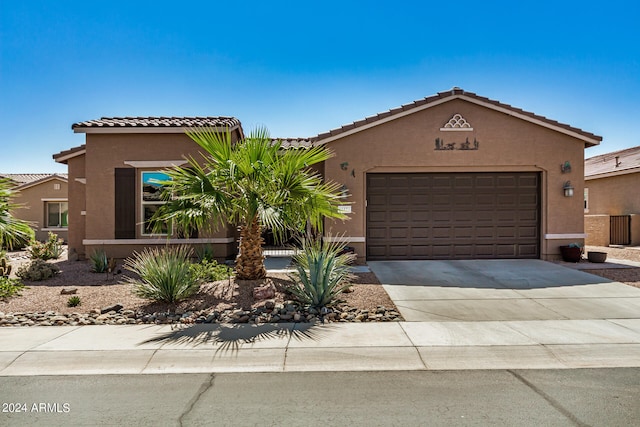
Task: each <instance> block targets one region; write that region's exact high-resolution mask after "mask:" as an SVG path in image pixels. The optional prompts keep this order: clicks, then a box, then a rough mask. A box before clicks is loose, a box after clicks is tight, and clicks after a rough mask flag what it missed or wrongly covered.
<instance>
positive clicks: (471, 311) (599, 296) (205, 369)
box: [0, 260, 640, 376]
mask: <svg viewBox="0 0 640 427" xmlns="http://www.w3.org/2000/svg"><path fill="white" fill-rule="evenodd" d="M278 261H280V263H279V264H278V265H277V266H274V265H270V267H271V268H274V267H276V268H277V267H279V268H286V267H287V265H286V263H287V260H278ZM370 267H371V269H372V270H373V271H374V272H375V273H376V275H377V276H378V277H379V279H380V280H381V282H382V283H384V286H385V289H386V290H387V292H388V293H389V295H390V297H391V298H392V299H393V300H394V302H395V303H396V305H397V306H398V308H399V309H400V311H401V312H402V314H403V316H404V318H405V319H406V320H412V321H408V322H392V323H330V324H304V323H296V324H294V323H283V324H261V325H247V324H244V325H239V324H238V325H232V324H206V325H205V324H198V325H192V326H187V325H183V326H175V325H127V326H125V325H123V326H107V325H100V326H54V327H29V328H26V327H7V328H0V376H18V375H94V374H151V373H221V372H299V371H393V370H404V371H414V370H456V369H565V368H611V367H640V289H638V288H633V287H630V286H627V285H624V284H622V283H617V282H612V281H609V280H606V279H603V278H601V277H598V276H594V275H591V274H587V273H584V272H580V271H575V270H572V269H568V268H565V267H563V266H559V265H556V264H551V263H547V262H544V261H540V260H515V261H514V260H512V261H500V260H493V261H445V262H436V261H428V262H415V261H413V262H404V261H403V262H376V263H370Z"/></svg>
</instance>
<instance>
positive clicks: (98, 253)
mask: <svg viewBox="0 0 640 427" xmlns="http://www.w3.org/2000/svg"><path fill="white" fill-rule="evenodd" d="M89 259H90V260H91V271H92V272H94V273H105V272H106V271H107V269H108V268H109V259H108V258H107V253H106V252H105V251H104V250H102V249H98V250H94V251H93V253H92V254H91V255H90V256H89Z"/></svg>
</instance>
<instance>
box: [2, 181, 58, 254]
mask: <svg viewBox="0 0 640 427" xmlns="http://www.w3.org/2000/svg"><path fill="white" fill-rule="evenodd" d="M55 184H58V185H59V187H60V188H59V189H56V188H55ZM68 191H69V190H68V187H67V182H66V181H65V180H63V179H58V178H52V179H50V180H46V181H43V182H41V183H38V184H35V185H32V186H27V187H25V188H22V189H20V190H19V192H18V194H17V196H16V198H15V200H14V201H15V202H16V203H19V204H22V205H24V207H23V208H20V209H16V210H15V211H13V215H14V216H15V217H16V218H19V219H23V220H25V221H29V222H31V223H32V225H33V228H34V229H35V231H36V239H37V240H40V241H44V240H47V237H48V234H49V231H51V232H52V233H55V234H57V235H58V237H60V238H61V239H64V240H65V241H66V240H67V239H68V235H67V228H46V217H45V216H46V212H45V202H46V201H67V195H68Z"/></svg>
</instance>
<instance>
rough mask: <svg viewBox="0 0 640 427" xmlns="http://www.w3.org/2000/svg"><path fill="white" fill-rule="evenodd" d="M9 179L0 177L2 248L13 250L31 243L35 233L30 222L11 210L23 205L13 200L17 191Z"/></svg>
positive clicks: (0, 242)
mask: <svg viewBox="0 0 640 427" xmlns="http://www.w3.org/2000/svg"><path fill="white" fill-rule="evenodd" d="M11 187H12V185H11V182H10V181H9V180H8V179H0V248H7V249H9V250H13V249H15V248H21V247H23V246H26V245H28V244H29V242H30V241H31V240H33V239H34V238H35V233H34V231H33V229H32V228H31V226H30V224H29V222H27V221H23V220H21V219H18V218H15V217H14V216H13V215H12V213H11V211H12V210H14V209H17V208H20V207H21V205H19V204H17V203H13V202H12V201H11V200H12V199H13V197H14V196H15V191H13V190H12V189H11Z"/></svg>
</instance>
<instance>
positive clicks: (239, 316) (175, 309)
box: [0, 253, 402, 326]
mask: <svg viewBox="0 0 640 427" xmlns="http://www.w3.org/2000/svg"><path fill="white" fill-rule="evenodd" d="M10 255H11V256H10V258H11V264H12V266H13V273H12V275H15V271H17V269H18V267H19V265H20V264H23V263H27V262H29V259H28V258H27V257H26V254H24V253H12V254H10ZM63 257H66V255H63ZM50 262H54V263H56V264H57V265H58V266H59V267H60V270H61V274H60V275H58V276H56V277H54V278H52V279H49V280H46V281H42V282H25V285H26V288H25V289H24V290H22V292H21V295H20V296H16V297H13V298H10V299H9V300H8V301H0V326H32V325H45V326H47V325H93V324H136V323H213V322H223V323H267V322H316V321H323V322H324V321H327V322H331V321H336V322H338V321H339V322H371V321H397V320H402V317H401V316H400V313H399V312H398V310H397V308H396V306H395V304H394V303H393V301H391V299H390V298H389V296H388V295H387V293H386V292H385V290H384V288H383V287H382V286H381V284H380V282H379V281H378V280H377V278H376V276H375V275H374V274H373V273H358V274H356V275H355V276H356V279H355V281H354V285H353V286H351V289H350V292H347V293H344V294H342V296H341V299H342V300H344V302H342V303H340V304H337V305H336V306H334V307H332V308H331V309H329V310H326V311H323V312H318V311H317V310H314V309H305V308H303V307H301V306H300V305H299V304H297V303H296V302H295V301H292V300H290V298H291V297H290V295H289V294H288V293H287V292H286V287H287V286H288V285H290V284H291V282H290V280H289V278H288V276H287V275H286V274H269V277H267V278H266V279H264V280H257V281H236V280H235V279H234V278H228V279H227V280H222V281H218V282H213V283H207V284H204V285H202V286H201V288H200V291H199V292H198V293H197V294H196V295H195V296H193V297H192V298H189V299H188V300H186V301H183V302H180V303H178V304H165V303H150V302H149V301H148V300H145V299H142V298H139V297H137V296H135V295H134V293H133V285H129V284H124V283H121V281H122V277H123V276H124V275H131V274H132V273H130V272H128V271H125V270H122V267H121V265H119V266H118V268H117V269H116V270H118V269H120V270H121V271H120V273H119V274H115V275H106V274H98V273H92V272H91V271H90V264H89V262H87V261H68V260H64V259H63V260H56V261H50ZM268 284H272V286H273V288H275V295H274V297H273V298H270V299H266V300H256V299H254V296H253V289H254V288H255V287H258V286H264V285H268ZM72 296H77V297H79V298H80V301H81V305H79V306H76V307H68V306H67V301H68V300H69V298H70V297H72Z"/></svg>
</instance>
